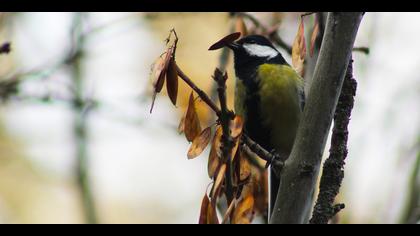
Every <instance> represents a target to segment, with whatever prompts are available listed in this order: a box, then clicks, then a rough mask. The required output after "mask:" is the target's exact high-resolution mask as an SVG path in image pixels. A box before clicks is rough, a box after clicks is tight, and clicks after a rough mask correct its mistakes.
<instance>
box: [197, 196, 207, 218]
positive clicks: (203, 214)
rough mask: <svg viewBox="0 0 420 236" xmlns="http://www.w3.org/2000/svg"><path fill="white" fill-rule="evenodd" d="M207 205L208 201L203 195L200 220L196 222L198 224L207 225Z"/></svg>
mask: <svg viewBox="0 0 420 236" xmlns="http://www.w3.org/2000/svg"><path fill="white" fill-rule="evenodd" d="M209 205H210V200H209V198H208V197H207V194H205V195H204V197H203V200H202V201H201V210H200V218H199V220H198V223H199V224H207V212H208V209H209Z"/></svg>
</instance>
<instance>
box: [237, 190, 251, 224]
mask: <svg viewBox="0 0 420 236" xmlns="http://www.w3.org/2000/svg"><path fill="white" fill-rule="evenodd" d="M253 211H254V196H253V195H252V194H248V195H246V196H245V197H244V198H243V199H242V200H241V201H239V202H238V204H237V206H236V208H235V211H234V212H233V217H232V223H233V224H250V223H251V220H252V218H253V214H254V213H253Z"/></svg>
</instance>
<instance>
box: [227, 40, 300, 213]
mask: <svg viewBox="0 0 420 236" xmlns="http://www.w3.org/2000/svg"><path fill="white" fill-rule="evenodd" d="M226 46H227V47H228V48H230V49H231V50H232V51H233V56H234V70H235V75H236V82H235V99H234V109H235V113H236V114H237V115H239V116H241V117H242V118H243V120H244V132H245V134H247V135H248V136H249V137H250V138H251V139H252V140H253V141H255V142H256V143H258V144H259V145H260V146H262V147H263V148H264V149H266V150H268V151H270V152H273V153H276V154H282V155H285V156H286V158H287V157H288V156H289V154H290V152H291V150H292V147H293V144H294V140H295V136H296V131H297V128H298V125H299V122H300V118H301V116H302V112H303V109H304V105H305V93H304V81H303V79H302V78H301V76H300V75H299V74H298V73H297V72H296V71H295V70H294V69H293V68H292V67H291V66H290V65H289V64H288V63H287V62H286V60H285V59H284V57H283V56H282V54H281V53H280V52H279V50H277V49H276V48H275V47H274V46H273V44H272V43H271V42H270V40H269V39H267V38H266V37H264V36H262V35H249V36H245V37H242V38H241V39H239V40H237V41H233V42H229V43H228V44H226ZM277 175H278V174H275V171H274V169H273V167H271V168H270V178H269V179H270V193H269V206H270V207H269V209H273V207H274V203H275V199H276V196H277V191H278V188H279V184H280V178H279V176H277ZM270 214H271V213H269V215H270Z"/></svg>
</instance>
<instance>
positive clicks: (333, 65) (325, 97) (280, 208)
mask: <svg viewBox="0 0 420 236" xmlns="http://www.w3.org/2000/svg"><path fill="white" fill-rule="evenodd" d="M362 17H363V13H362V12H345V13H329V14H328V18H327V23H326V29H325V35H324V37H323V42H322V45H321V50H320V54H319V59H318V62H317V64H316V68H315V72H314V79H313V82H312V86H311V88H310V92H309V96H308V98H307V100H306V106H305V109H304V112H303V115H302V118H301V122H300V125H299V128H298V131H297V136H296V140H295V144H294V146H293V149H292V152H291V154H290V157H289V159H288V160H287V161H286V164H285V167H284V169H283V173H282V177H281V183H280V188H279V192H278V194H277V199H276V203H275V206H274V212H273V214H272V217H271V219H270V223H306V222H307V221H308V220H309V219H308V218H309V214H310V211H311V207H312V200H313V194H314V189H315V184H316V180H317V177H318V172H319V167H320V162H321V158H322V153H323V151H324V147H325V142H326V139H327V136H328V131H329V129H330V126H331V121H332V118H333V114H334V111H335V106H336V104H337V101H338V97H339V94H340V91H341V87H342V84H343V80H344V74H345V71H346V68H347V65H348V62H349V59H350V55H351V51H352V48H353V44H354V40H355V38H356V34H357V30H358V27H359V24H360V21H361V20H362Z"/></svg>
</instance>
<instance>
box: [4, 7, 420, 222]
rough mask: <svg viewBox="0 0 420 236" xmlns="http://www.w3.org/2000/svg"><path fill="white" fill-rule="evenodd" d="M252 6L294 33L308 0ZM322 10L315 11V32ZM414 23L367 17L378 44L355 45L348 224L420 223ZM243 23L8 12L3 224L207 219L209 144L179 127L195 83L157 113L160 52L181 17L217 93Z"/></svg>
mask: <svg viewBox="0 0 420 236" xmlns="http://www.w3.org/2000/svg"><path fill="white" fill-rule="evenodd" d="M247 14H249V15H251V16H253V17H255V18H256V19H258V20H259V22H260V23H261V24H263V26H264V27H266V28H270V26H273V25H277V27H278V34H279V36H280V37H281V38H282V39H283V40H284V42H285V43H286V44H288V45H292V43H293V40H294V37H295V35H296V31H297V28H298V23H299V19H300V14H302V13H247ZM244 22H245V25H246V26H247V27H249V28H251V27H252V25H253V23H252V22H251V21H250V20H249V19H247V18H246V19H244ZM313 22H314V19H313V17H307V18H306V19H305V26H306V31H307V39H308V38H310V30H311V28H312V25H313V24H314V23H313ZM414 22H420V13H367V14H365V16H364V19H363V20H362V23H361V26H360V29H359V33H358V36H357V39H356V43H355V47H366V48H368V49H369V53H368V54H366V53H364V52H360V51H355V52H354V53H353V57H354V61H355V64H354V72H355V78H356V79H357V81H358V89H357V95H356V101H355V107H354V109H353V114H352V119H351V122H350V127H349V130H350V131H349V132H350V135H349V155H348V158H347V161H346V166H345V178H344V182H343V186H342V188H341V192H340V194H339V196H338V201H339V202H344V203H345V204H346V208H345V209H344V210H343V211H341V212H340V214H339V216H338V217H337V219H336V222H338V223H415V222H417V223H419V220H420V177H419V166H420V161H419V159H420V151H419V150H420V75H419V72H418V71H417V70H418V68H419V67H420V54H419V53H418V52H419V51H420V44H418V40H419V37H420V27H418V26H417V25H415V24H416V23H414ZM235 24H236V23H235V20H234V19H233V17H232V16H231V15H230V14H229V13H51V12H49V13H0V44H3V43H6V42H10V43H11V52H10V53H9V54H1V55H0V97H1V106H0V223H85V222H99V223H197V222H198V217H199V212H200V204H201V200H202V197H203V195H204V193H205V192H206V189H207V187H208V184H209V183H210V179H209V178H208V175H207V157H208V151H209V150H206V151H205V152H204V154H202V155H201V156H200V157H197V158H196V159H193V160H188V159H187V155H186V154H187V151H188V148H189V143H188V142H187V141H186V139H185V137H184V136H183V135H180V134H178V132H177V127H178V124H179V120H180V118H181V117H182V115H183V114H184V113H185V106H186V103H187V101H188V96H189V93H190V89H188V88H187V87H186V86H185V84H184V83H183V82H180V88H179V97H178V104H177V108H176V107H174V106H173V105H172V104H171V103H170V100H169V99H168V98H167V96H166V95H165V94H164V93H163V94H160V95H158V96H157V99H156V102H155V106H154V110H153V113H152V114H150V113H149V109H150V104H151V97H152V96H151V95H152V81H151V78H150V71H151V65H152V64H153V63H154V61H155V60H156V59H157V58H158V57H159V55H161V54H162V52H164V50H165V48H166V46H165V42H164V40H165V39H166V37H167V36H168V34H169V30H170V29H172V28H175V29H176V31H177V33H178V36H179V43H178V48H177V54H176V55H177V64H178V65H179V66H180V67H181V68H182V69H183V71H184V72H186V73H187V74H188V75H189V76H190V77H191V78H192V79H193V80H194V81H195V82H196V83H197V85H199V86H200V87H201V88H202V89H204V90H206V91H208V92H209V93H210V94H212V91H213V86H214V85H213V81H212V79H211V74H212V72H213V70H214V68H215V67H216V66H218V65H220V63H221V62H220V61H221V59H220V58H221V52H220V51H207V49H208V47H209V46H210V45H211V44H213V43H214V42H216V41H217V40H218V39H220V38H221V37H223V36H225V35H227V34H228V33H230V32H232V29H234V28H235ZM280 50H281V51H282V52H283V54H284V56H285V58H286V60H287V61H289V62H291V60H290V55H288V54H287V52H285V51H284V49H280ZM230 56H231V55H230ZM230 56H229V58H228V60H227V63H226V66H227V71H228V74H229V77H230V78H232V79H231V80H230V81H229V84H228V86H229V87H228V97H229V100H230V104H232V99H233V82H234V79H233V78H234V72H233V69H232V58H230ZM198 109H199V110H198V111H199V116H200V118H202V121H204V120H209V122H210V123H211V122H212V117H211V116H210V112H209V110H208V109H207V108H206V107H205V106H204V105H203V106H199V107H198ZM327 145H329V144H327ZM325 154H326V155H328V146H327V147H326V150H325Z"/></svg>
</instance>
